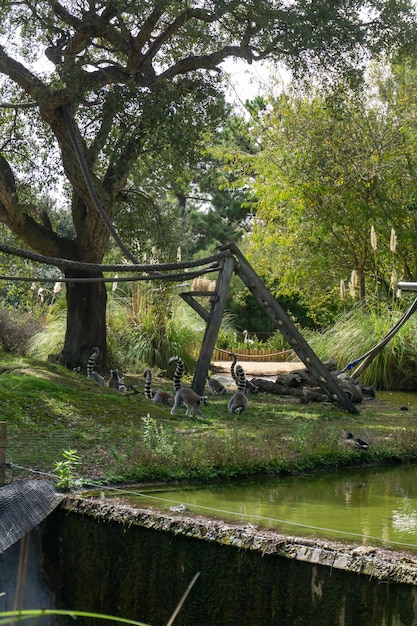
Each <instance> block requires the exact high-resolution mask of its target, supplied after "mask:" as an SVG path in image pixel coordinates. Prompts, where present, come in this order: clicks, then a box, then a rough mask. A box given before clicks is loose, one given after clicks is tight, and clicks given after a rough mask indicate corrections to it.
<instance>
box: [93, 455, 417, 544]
mask: <svg viewBox="0 0 417 626" xmlns="http://www.w3.org/2000/svg"><path fill="white" fill-rule="evenodd" d="M90 495H91V494H90ZM96 495H99V496H100V497H103V496H104V497H106V498H107V497H113V496H114V497H117V498H118V499H120V500H121V501H122V502H126V503H129V504H131V505H133V506H137V507H153V508H158V509H161V510H171V511H181V510H184V511H185V513H186V512H187V511H188V512H193V513H198V514H202V515H205V516H208V517H214V518H217V519H222V520H224V521H239V522H241V523H244V524H252V525H256V526H260V527H266V528H274V529H276V530H278V531H280V532H283V533H287V534H292V535H302V536H310V537H312V536H313V537H322V538H328V539H334V540H342V539H343V540H349V541H351V542H355V543H360V544H364V545H387V546H388V545H390V546H392V547H394V548H397V549H401V548H403V549H406V550H409V551H410V550H412V551H415V552H417V534H416V531H417V466H416V465H412V466H407V467H402V466H400V467H397V466H396V467H390V468H388V469H381V468H378V469H377V468H372V469H370V468H366V469H363V468H360V469H350V470H345V471H344V472H334V473H332V472H331V473H326V474H319V475H317V474H315V475H302V476H294V477H285V478H277V477H274V478H267V479H265V478H263V479H256V480H255V479H252V480H245V481H239V482H232V483H226V484H215V485H210V486H207V485H202V486H201V485H200V486H182V487H172V486H170V487H153V488H150V489H146V490H141V491H138V490H135V489H134V488H132V489H130V490H129V491H122V492H121V491H119V490H115V491H108V492H105V493H103V492H100V493H99V494H96Z"/></svg>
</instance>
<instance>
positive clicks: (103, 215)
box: [61, 104, 138, 263]
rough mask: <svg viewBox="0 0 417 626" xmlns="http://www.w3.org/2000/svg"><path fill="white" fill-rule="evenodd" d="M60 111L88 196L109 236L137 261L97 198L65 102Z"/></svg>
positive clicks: (131, 258) (134, 261) (132, 259)
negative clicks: (62, 114)
mask: <svg viewBox="0 0 417 626" xmlns="http://www.w3.org/2000/svg"><path fill="white" fill-rule="evenodd" d="M61 108H62V111H63V113H64V117H65V121H66V122H67V125H68V130H69V134H70V138H71V142H72V145H73V147H74V150H75V153H76V155H77V159H78V163H79V165H80V168H81V171H82V173H83V176H84V180H85V184H86V185H87V189H88V191H89V192H90V196H91V199H92V201H93V203H94V205H95V207H96V209H97V211H98V214H99V215H100V217H101V219H102V221H103V223H104V225H105V226H106V228H107V230H108V231H109V233H110V234H111V236H112V237H113V239H114V240H115V242H116V243H117V245H118V246H119V248H120V249H121V251H122V252H123V253H124V254H125V256H126V257H127V258H128V259H130V261H132V263H137V262H138V260H137V259H136V257H135V256H134V255H133V254H132V253H131V252H130V250H129V249H128V248H127V247H126V246H125V245H124V243H123V241H122V240H121V239H120V237H119V234H118V233H117V231H116V229H115V228H114V226H113V224H112V223H111V222H110V220H109V218H108V215H107V213H106V212H105V210H104V208H103V206H102V204H101V202H100V200H99V198H98V195H97V193H96V190H95V188H94V185H93V182H92V180H91V176H90V172H89V170H88V168H87V164H86V162H85V158H84V154H83V152H82V150H81V147H80V144H79V141H78V138H77V135H76V132H75V127H74V121H73V119H72V117H71V116H70V114H69V110H68V107H67V105H66V104H63V105H62V107H61Z"/></svg>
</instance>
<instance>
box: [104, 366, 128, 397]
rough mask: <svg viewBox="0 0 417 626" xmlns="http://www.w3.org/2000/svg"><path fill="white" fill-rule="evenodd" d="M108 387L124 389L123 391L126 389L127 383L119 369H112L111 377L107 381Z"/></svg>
mask: <svg viewBox="0 0 417 626" xmlns="http://www.w3.org/2000/svg"><path fill="white" fill-rule="evenodd" d="M107 387H109V389H115V391H122V392H123V393H124V392H125V391H126V385H125V384H124V382H123V380H122V379H121V378H120V376H119V372H118V370H116V369H114V370H110V378H109V380H108V381H107Z"/></svg>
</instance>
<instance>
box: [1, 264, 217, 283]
mask: <svg viewBox="0 0 417 626" xmlns="http://www.w3.org/2000/svg"><path fill="white" fill-rule="evenodd" d="M219 270H220V267H219V266H215V267H210V268H206V269H201V270H198V271H194V272H183V273H180V274H177V273H176V274H158V275H157V276H152V277H150V276H115V277H114V278H104V277H100V278H61V276H55V277H53V276H52V277H50V278H37V277H36V278H31V277H30V276H2V275H0V280H10V281H18V282H26V283H30V282H33V283H54V282H56V283H123V282H133V281H140V280H165V281H177V280H182V279H190V278H197V277H198V276H202V275H203V274H210V273H212V272H218V271H219Z"/></svg>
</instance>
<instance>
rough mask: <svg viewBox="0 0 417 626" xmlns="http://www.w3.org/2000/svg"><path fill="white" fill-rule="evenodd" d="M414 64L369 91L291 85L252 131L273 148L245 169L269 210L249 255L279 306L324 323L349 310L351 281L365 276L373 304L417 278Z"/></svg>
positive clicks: (381, 72) (361, 287) (383, 73)
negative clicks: (400, 281) (294, 307)
mask: <svg viewBox="0 0 417 626" xmlns="http://www.w3.org/2000/svg"><path fill="white" fill-rule="evenodd" d="M414 66H415V64H412V63H409V64H406V63H404V64H403V65H402V66H401V67H400V66H397V67H396V68H394V70H392V71H391V70H390V68H387V67H386V66H382V65H379V66H375V67H373V71H372V72H370V73H369V76H368V81H367V84H366V85H365V86H364V88H363V89H362V90H361V91H357V90H356V91H352V90H351V89H350V88H349V87H348V86H347V85H346V83H342V84H334V85H333V86H332V88H323V87H320V86H319V85H317V83H312V85H310V86H309V87H308V88H305V89H300V88H298V89H297V88H296V87H295V86H294V85H293V86H291V87H289V88H288V89H287V90H286V91H285V92H283V93H281V94H280V96H278V97H277V98H275V99H272V100H271V101H270V102H269V106H268V108H267V110H266V111H262V112H261V114H260V115H259V116H258V124H255V123H254V124H253V126H252V129H251V132H252V135H253V136H254V137H256V138H257V141H258V143H259V145H260V147H261V149H260V150H259V151H258V152H257V153H256V154H255V155H252V156H249V155H246V156H244V157H241V158H240V161H239V163H238V164H237V166H236V169H237V171H239V167H240V185H243V184H245V183H246V185H247V186H248V188H249V190H251V191H252V192H253V197H254V199H255V200H256V201H257V213H256V220H255V221H254V228H253V234H252V236H251V238H250V248H248V253H247V256H248V257H249V259H250V260H251V262H252V263H253V265H254V267H255V269H256V270H257V271H258V273H260V275H261V276H263V277H265V280H266V282H267V284H268V286H269V287H270V288H271V289H272V291H273V292H274V294H276V295H277V297H278V299H280V300H281V299H283V300H287V301H288V302H289V303H290V302H291V301H292V302H293V304H294V303H297V304H298V305H299V307H302V308H304V311H305V312H304V318H305V313H307V314H308V316H309V317H310V318H311V319H312V320H313V321H314V322H315V323H316V324H319V325H322V326H323V325H327V324H328V323H329V322H330V321H331V319H332V317H333V316H334V315H335V314H337V313H338V312H340V311H341V308H342V306H343V304H345V303H343V302H342V301H341V300H340V295H339V283H340V280H341V279H343V280H344V282H345V283H346V285H348V282H349V278H350V276H351V273H352V271H353V270H354V271H355V272H356V274H357V277H358V280H357V284H356V287H355V288H354V289H353V298H360V299H361V300H362V301H365V300H367V301H368V300H369V298H370V297H371V296H373V295H376V296H377V297H378V299H382V300H390V299H392V297H393V294H395V288H396V277H397V276H399V277H405V278H406V279H407V280H414V279H415V276H416V275H417V274H416V267H415V258H414V240H413V237H412V233H414V232H415V230H416V227H417V224H416V223H415V211H414V210H413V208H412V207H413V206H414V201H413V200H412V198H414V197H415V195H416V191H417V189H416V179H415V176H414V174H413V172H414V171H415V168H416V164H417V153H416V150H415V146H416V145H417V141H416V138H417V125H416V123H415V120H416V114H415V97H414V96H413V94H415V89H416V88H415V81H416V71H415V67H414ZM245 171H246V176H245ZM372 228H373V229H374V230H375V231H376V233H377V238H378V245H377V249H373V246H372V242H371V237H370V234H371V229H372ZM393 230H394V231H395V237H396V246H395V247H394V248H392V245H391V238H392V233H393ZM351 293H352V292H351ZM352 302H353V300H352V296H350V295H349V294H348V296H347V304H348V306H350V305H351V303H352ZM299 314H302V310H300V311H299ZM297 317H298V315H297ZM299 319H300V318H299Z"/></svg>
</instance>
